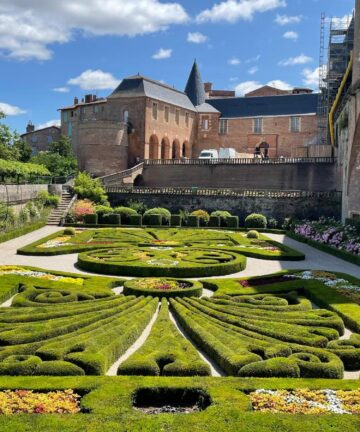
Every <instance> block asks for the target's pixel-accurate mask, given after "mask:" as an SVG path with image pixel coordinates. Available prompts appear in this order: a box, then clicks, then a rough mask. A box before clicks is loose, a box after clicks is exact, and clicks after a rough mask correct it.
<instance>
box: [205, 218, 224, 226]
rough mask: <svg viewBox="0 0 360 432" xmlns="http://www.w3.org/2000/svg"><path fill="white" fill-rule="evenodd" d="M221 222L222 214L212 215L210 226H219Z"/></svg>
mask: <svg viewBox="0 0 360 432" xmlns="http://www.w3.org/2000/svg"><path fill="white" fill-rule="evenodd" d="M220 224H221V218H220V216H210V219H209V223H208V226H209V227H212V228H218V227H219V226H220Z"/></svg>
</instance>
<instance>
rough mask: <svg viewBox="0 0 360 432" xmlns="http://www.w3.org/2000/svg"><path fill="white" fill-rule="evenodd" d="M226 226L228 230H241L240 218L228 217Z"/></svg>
mask: <svg viewBox="0 0 360 432" xmlns="http://www.w3.org/2000/svg"><path fill="white" fill-rule="evenodd" d="M226 226H227V227H228V228H239V217H238V216H228V217H227V218H226Z"/></svg>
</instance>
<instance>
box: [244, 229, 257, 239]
mask: <svg viewBox="0 0 360 432" xmlns="http://www.w3.org/2000/svg"><path fill="white" fill-rule="evenodd" d="M246 237H247V238H248V239H258V238H259V237H260V234H259V233H258V232H257V231H255V230H251V231H249V232H248V233H247V234H246Z"/></svg>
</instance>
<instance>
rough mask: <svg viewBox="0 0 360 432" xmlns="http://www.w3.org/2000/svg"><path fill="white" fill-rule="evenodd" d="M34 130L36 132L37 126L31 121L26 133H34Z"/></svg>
mask: <svg viewBox="0 0 360 432" xmlns="http://www.w3.org/2000/svg"><path fill="white" fill-rule="evenodd" d="M34 130H35V126H34V125H33V124H32V122H31V121H29V123H28V124H27V126H26V133H30V132H34Z"/></svg>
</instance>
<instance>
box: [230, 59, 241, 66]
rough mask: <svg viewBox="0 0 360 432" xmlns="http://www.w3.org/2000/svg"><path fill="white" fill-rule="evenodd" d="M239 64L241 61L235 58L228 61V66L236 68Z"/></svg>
mask: <svg viewBox="0 0 360 432" xmlns="http://www.w3.org/2000/svg"><path fill="white" fill-rule="evenodd" d="M240 63H241V61H240V60H239V59H238V58H237V57H231V59H229V60H228V64H229V65H231V66H238V65H239V64H240Z"/></svg>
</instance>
